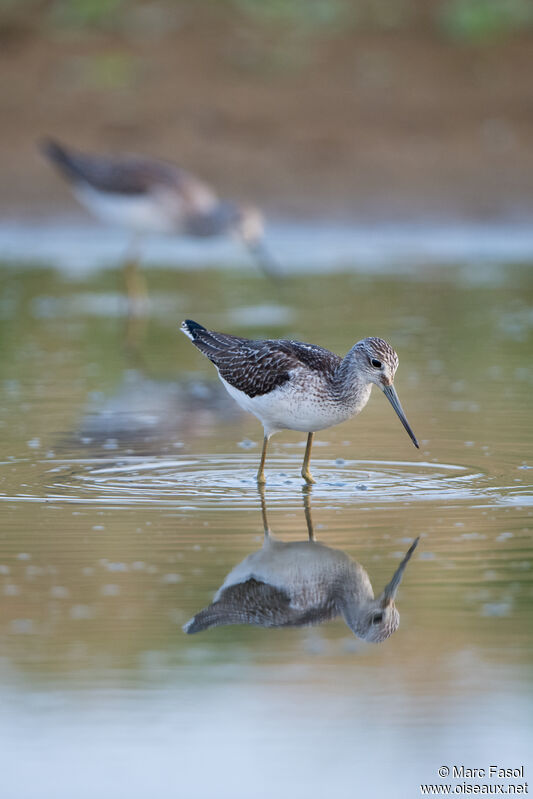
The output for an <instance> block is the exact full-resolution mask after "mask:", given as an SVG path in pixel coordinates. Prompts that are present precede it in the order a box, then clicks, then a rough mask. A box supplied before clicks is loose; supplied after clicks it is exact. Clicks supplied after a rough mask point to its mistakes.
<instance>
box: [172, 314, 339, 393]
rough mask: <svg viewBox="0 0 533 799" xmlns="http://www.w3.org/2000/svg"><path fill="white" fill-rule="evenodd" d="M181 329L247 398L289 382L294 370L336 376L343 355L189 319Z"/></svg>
mask: <svg viewBox="0 0 533 799" xmlns="http://www.w3.org/2000/svg"><path fill="white" fill-rule="evenodd" d="M181 329H182V330H183V332H184V333H185V335H186V336H188V337H189V338H190V339H191V340H192V341H193V343H194V344H195V345H196V346H197V347H198V349H199V350H200V351H201V352H203V354H204V355H206V356H207V357H208V358H209V360H210V361H211V362H212V363H214V364H215V366H216V367H217V368H218V370H219V372H220V375H221V377H223V378H224V380H226V382H227V383H229V384H230V385H231V386H233V387H234V388H236V389H238V390H239V391H242V392H244V393H245V394H246V395H247V396H248V397H256V396H261V395H263V394H268V393H269V392H270V391H273V390H274V389H275V388H277V387H279V386H282V385H283V384H284V383H286V382H287V381H288V380H289V379H290V376H291V372H292V371H293V370H295V369H298V368H306V369H308V370H310V371H313V372H319V373H320V374H322V375H323V376H324V377H325V378H327V376H328V375H329V376H333V375H334V374H335V372H336V370H337V368H338V366H339V364H340V362H341V358H339V356H338V355H335V354H334V353H333V352H330V351H329V350H326V349H324V348H323V347H318V346H316V345H314V344H304V343H302V342H299V341H289V340H288V339H276V340H274V339H266V340H259V341H254V340H252V339H246V338H240V337H239V336H231V335H228V334H227V333H217V332H215V331H213V330H206V328H205V327H203V326H202V325H199V324H198V323H197V322H193V321H192V320H190V319H187V320H186V321H185V322H183V324H182V326H181Z"/></svg>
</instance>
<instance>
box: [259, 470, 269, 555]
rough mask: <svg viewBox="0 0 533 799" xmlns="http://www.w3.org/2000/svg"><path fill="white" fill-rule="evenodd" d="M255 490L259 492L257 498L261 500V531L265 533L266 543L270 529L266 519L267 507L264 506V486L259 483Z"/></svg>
mask: <svg viewBox="0 0 533 799" xmlns="http://www.w3.org/2000/svg"><path fill="white" fill-rule="evenodd" d="M257 490H258V491H259V497H260V499H261V516H262V517H263V531H264V533H265V541H266V540H267V539H268V538H270V527H269V524H268V518H267V506H266V497H265V486H264V484H263V483H259V485H258V486H257Z"/></svg>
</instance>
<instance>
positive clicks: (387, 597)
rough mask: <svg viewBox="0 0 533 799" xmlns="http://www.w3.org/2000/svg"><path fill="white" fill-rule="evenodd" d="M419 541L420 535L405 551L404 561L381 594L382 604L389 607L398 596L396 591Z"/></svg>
mask: <svg viewBox="0 0 533 799" xmlns="http://www.w3.org/2000/svg"><path fill="white" fill-rule="evenodd" d="M419 541H420V536H419V537H418V538H415V540H414V541H413V543H412V544H411V546H410V547H409V549H408V550H407V552H406V553H405V556H404V558H403V560H402V562H401V563H400V565H399V566H398V568H397V569H396V571H395V573H394V577H393V578H392V580H391V581H390V583H389V584H388V586H387V587H386V588H385V590H384V591H383V594H382V595H381V601H382V604H383V607H384V608H385V607H387V606H388V605H390V603H391V602H392V601H393V600H394V597H395V596H396V592H397V591H398V588H399V585H400V583H401V581H402V577H403V573H404V571H405V567H406V566H407V564H408V563H409V560H410V559H411V555H412V554H413V552H414V551H415V549H416V547H417V544H418V542H419Z"/></svg>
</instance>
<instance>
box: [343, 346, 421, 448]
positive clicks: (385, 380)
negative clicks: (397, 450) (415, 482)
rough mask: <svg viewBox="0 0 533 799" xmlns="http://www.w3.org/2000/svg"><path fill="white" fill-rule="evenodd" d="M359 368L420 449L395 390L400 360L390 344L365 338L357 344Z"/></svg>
mask: <svg viewBox="0 0 533 799" xmlns="http://www.w3.org/2000/svg"><path fill="white" fill-rule="evenodd" d="M353 353H354V357H355V359H356V361H357V367H358V370H359V372H360V373H361V374H362V376H363V378H365V379H366V381H367V382H368V383H375V384H376V386H378V387H379V388H380V389H381V390H382V391H383V393H384V394H385V396H386V397H387V399H388V400H389V402H390V404H391V405H392V407H393V408H394V410H395V411H396V413H397V414H398V417H399V418H400V421H401V423H402V424H403V426H404V428H405V429H406V431H407V433H408V434H409V437H410V439H411V441H412V442H413V444H414V445H415V447H416V448H417V449H418V448H419V447H418V441H417V440H416V437H415V434H414V433H413V431H412V429H411V427H410V425H409V422H408V421H407V418H406V416H405V413H404V410H403V408H402V406H401V404H400V400H399V397H398V394H397V393H396V389H395V388H394V375H395V374H396V370H397V368H398V363H399V359H398V356H397V354H396V352H395V351H394V350H393V349H392V347H391V346H390V344H387V342H386V341H384V340H383V339H382V338H373V337H369V338H364V339H362V341H359V342H357V344H356V345H355V347H354V348H353Z"/></svg>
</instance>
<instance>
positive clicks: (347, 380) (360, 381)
mask: <svg viewBox="0 0 533 799" xmlns="http://www.w3.org/2000/svg"><path fill="white" fill-rule="evenodd" d="M334 383H335V389H336V392H337V394H338V396H339V399H341V400H342V401H345V402H349V403H350V405H353V412H354V413H359V411H361V410H362V409H363V408H364V407H365V405H366V403H367V402H368V400H369V398H370V392H371V390H372V383H371V382H369V381H368V380H367V378H366V377H365V376H364V375H363V374H362V373H361V370H360V368H359V366H358V361H357V355H356V352H355V348H352V349H351V350H350V351H349V352H348V353H347V355H345V357H344V358H343V359H342V361H341V362H340V364H339V366H338V369H337V371H336V374H335V378H334Z"/></svg>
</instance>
